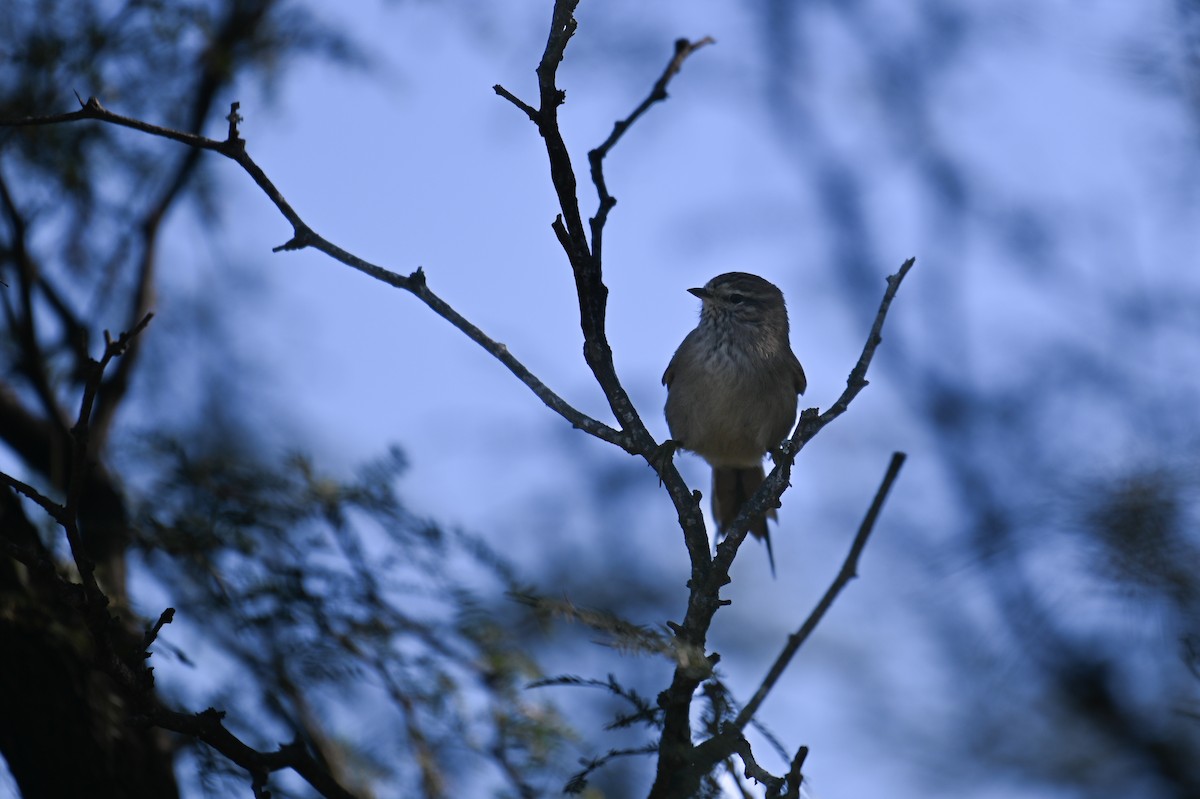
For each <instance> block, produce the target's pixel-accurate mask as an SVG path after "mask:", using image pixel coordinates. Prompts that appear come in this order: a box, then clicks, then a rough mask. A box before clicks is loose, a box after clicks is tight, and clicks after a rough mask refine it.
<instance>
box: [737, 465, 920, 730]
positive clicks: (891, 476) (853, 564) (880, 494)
mask: <svg viewBox="0 0 1200 799" xmlns="http://www.w3.org/2000/svg"><path fill="white" fill-rule="evenodd" d="M904 459H905V455H904V453H903V452H894V453H892V460H891V462H890V463H889V464H888V468H887V472H886V473H885V474H884V476H883V482H882V483H880V484H879V489H878V490H877V491H876V492H875V498H874V499H873V500H872V501H871V507H870V508H868V509H867V515H866V516H865V517H863V520H862V524H860V525H859V527H858V533H857V534H856V535H855V536H854V542H853V543H852V544H851V545H850V551H849V552H848V553H846V560H845V561H844V562H843V563H842V568H841V570H840V571H838V573H837V576H836V577H835V578H834V579H833V582H832V583H831V584H830V586H829V588H828V589H827V590H826V591H825V594H824V595H823V596H822V597H821V599H820V601H818V602H817V605H816V607H814V608H813V609H812V612H811V613H809V614H808V618H807V619H805V620H804V623H803V624H802V625H800V629H798V630H796V632H794V633H792V634H791V635H790V636H788V640H787V644H786V645H785V646H784V647H783V651H782V652H780V653H779V656H778V657H776V658H775V662H774V663H773V664H772V665H771V668H770V670H769V671H768V672H767V676H766V677H765V678H763V681H762V684H761V685H760V686H759V687H758V690H757V691H755V693H754V696H753V697H751V698H750V701H749V702H747V703H746V705H745V707H743V708H742V710H741V712H739V713H738V715H737V718H736V719H734V722H733V728H734V729H735V730H737V731H739V732H740V731H741V730H743V729H745V727H746V725H747V724H749V723H750V720H751V719H753V718H754V714H755V713H757V712H758V709H759V707H761V706H762V703H763V700H765V699H766V698H767V694H768V693H770V692H771V689H772V688H774V687H775V683H776V682H778V680H779V677H780V675H782V674H783V671H784V669H786V668H787V667H788V664H789V663H791V661H792V658H793V657H794V656H795V654H796V652H797V650H799V649H800V647H801V645H802V644H803V643H804V642H805V641H806V640H808V637H809V636H810V635H812V632H813V630H815V629H816V628H817V625H818V624H820V623H821V619H823V618H824V617H825V614H826V612H828V610H829V608H830V607H831V606H832V605H833V602H834V600H835V599H837V597H838V594H840V593H841V591H842V589H843V588H845V587H846V584H847V583H849V582H850V581H851V580H853V579H854V578H855V577H857V576H858V559H859V556H860V555H862V551H863V547H865V546H866V545H867V539H868V538H870V537H871V531H872V530H874V529H875V520H876V519H878V518H879V511H880V510H881V509H882V508H883V503H884V500H886V499H887V495H888V492H890V491H891V489H892V484H893V483H894V482H896V477H897V476H898V475H899V474H900V467H902V466H903V465H904Z"/></svg>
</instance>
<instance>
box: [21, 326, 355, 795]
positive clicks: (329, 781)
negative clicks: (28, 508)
mask: <svg viewBox="0 0 1200 799" xmlns="http://www.w3.org/2000/svg"><path fill="white" fill-rule="evenodd" d="M150 319H151V315H150V314H147V315H146V316H145V317H143V318H142V320H141V321H140V322H139V323H138V324H137V325H136V326H135V327H134V328H132V329H131V330H129V331H127V332H125V333H122V334H121V335H120V336H118V337H117V338H116V339H112V338H110V337H109V336H108V334H107V333H105V348H104V353H103V354H102V355H101V357H100V359H99V360H96V361H92V362H91V364H90V366H91V371H90V374H89V375H88V378H87V381H86V384H85V387H84V394H83V399H82V401H81V403H80V409H79V417H78V420H77V421H76V423H75V425H74V427H72V428H71V436H72V440H73V447H72V450H71V453H72V459H71V465H70V474H69V477H68V483H67V500H66V503H65V504H64V505H62V506H59V505H56V504H55V503H53V502H51V501H50V500H48V499H46V498H45V497H44V496H43V495H42V494H41V493H40V492H38V491H37V490H36V489H34V488H32V487H31V486H28V485H26V484H25V483H22V482H21V481H19V480H16V479H15V478H12V477H10V476H8V475H5V474H0V483H3V484H4V485H7V486H8V487H9V488H11V489H12V490H14V491H17V492H19V493H21V494H23V495H24V496H26V497H29V498H30V499H31V500H32V501H34V502H35V503H37V504H38V505H39V506H40V507H42V508H43V510H45V511H46V512H47V513H48V514H49V515H50V516H51V517H52V518H54V519H55V521H57V522H58V523H59V525H60V526H61V527H62V528H63V530H64V532H65V533H66V536H67V542H68V544H69V546H70V550H71V556H72V558H73V560H74V562H75V566H76V570H77V571H78V573H79V577H80V584H79V585H76V584H74V583H71V582H69V581H67V580H64V579H62V578H61V577H59V576H58V575H57V573H56V570H54V568H53V566H52V565H51V564H50V563H49V561H48V560H47V559H45V558H44V557H41V556H40V555H39V554H38V553H35V552H33V551H32V550H28V548H26V547H22V546H20V545H19V544H17V543H15V542H12V541H9V540H8V539H7V538H4V539H0V542H2V543H3V544H4V546H3V550H4V551H5V553H6V554H8V555H9V556H10V557H13V558H15V559H17V560H20V561H21V562H23V563H25V564H26V565H28V566H30V567H31V568H32V569H34V570H35V571H36V572H37V573H39V574H40V575H42V576H43V577H45V578H47V579H46V582H48V583H50V584H53V585H54V586H55V587H56V589H57V591H58V593H59V598H60V599H61V600H62V601H63V602H64V603H65V604H66V605H68V606H71V607H75V608H77V609H78V610H79V611H80V612H81V614H82V616H83V620H84V623H85V624H86V626H87V629H88V632H89V633H90V635H91V639H92V642H93V644H94V645H95V650H96V654H95V663H96V666H97V668H99V669H100V670H101V671H103V672H104V673H105V674H107V675H108V676H109V677H110V678H111V679H112V680H113V681H114V683H115V684H116V685H117V687H118V689H119V690H120V691H121V693H122V694H123V695H124V696H125V697H126V699H127V700H128V701H129V703H130V710H131V713H132V714H133V715H134V717H135V719H136V720H140V721H142V722H143V723H149V724H152V725H155V726H158V727H161V728H163V729H167V730H171V731H173V732H178V733H181V734H184V735H189V736H192V737H195V738H198V739H200V740H202V741H204V742H205V743H207V744H209V745H210V746H212V747H213V748H214V749H216V750H217V751H218V752H220V753H221V754H222V755H224V756H225V757H227V758H228V759H229V760H230V761H232V762H234V763H236V764H237V765H239V766H241V767H242V768H245V769H246V770H247V772H248V773H249V774H250V775H251V779H252V783H253V787H254V790H255V793H256V795H260V796H266V795H267V793H266V788H265V786H266V783H267V778H268V777H269V775H270V774H271V773H272V772H274V771H279V770H281V769H292V770H294V771H295V772H296V773H297V774H299V775H300V776H301V777H302V778H303V779H304V780H306V781H307V782H308V783H309V784H310V785H311V786H312V787H313V788H314V789H315V790H317V791H318V792H319V793H320V794H321V795H322V796H326V797H333V798H335V799H353V794H351V793H350V792H349V791H347V790H346V789H345V788H343V787H342V786H341V785H340V784H339V783H338V782H337V780H335V779H334V778H333V777H332V775H330V773H329V772H328V771H327V770H326V769H325V768H324V767H322V766H321V764H320V763H318V762H317V761H316V760H315V759H314V758H313V756H312V754H311V753H310V752H309V751H308V750H307V749H306V748H305V747H304V746H303V744H301V743H299V742H293V743H291V744H285V745H283V746H280V747H279V749H278V750H276V751H274V752H261V751H258V750H256V749H254V748H253V747H251V746H249V745H248V744H246V743H245V742H244V741H242V740H241V739H240V738H238V737H237V736H236V735H234V734H233V733H232V732H230V731H229V730H228V729H227V728H226V727H225V726H224V724H223V721H222V720H223V718H224V713H222V712H220V711H217V710H214V709H212V708H209V709H208V710H205V711H204V712H202V713H197V714H189V713H181V712H179V711H175V710H171V709H169V708H167V707H165V706H164V705H162V704H161V702H160V701H159V700H158V698H157V696H156V695H155V694H154V691H153V688H154V675H153V671H152V670H151V669H149V668H148V667H147V666H146V664H145V658H146V657H148V647H149V646H150V644H152V643H153V642H154V640H155V639H156V638H157V636H158V634H159V632H160V631H161V630H162V627H163V626H164V625H166V624H168V623H170V622H171V620H172V619H173V618H174V610H173V609H171V608H168V609H167V610H165V611H163V613H162V614H161V615H160V616H159V619H158V621H157V622H156V623H155V624H154V626H153V627H152V628H150V629H149V630H147V631H146V633H145V635H144V636H142V638H141V640H140V641H138V644H139V646H138V647H137V651H130V650H131V647H130V646H129V642H128V641H123V640H121V639H120V637H119V636H120V630H121V629H122V628H121V626H120V625H119V623H118V622H117V620H116V619H115V618H113V616H112V615H111V614H110V613H109V611H108V605H109V600H108V597H107V596H106V595H105V594H104V592H103V591H102V590H101V588H100V586H99V585H98V583H97V582H96V578H95V574H94V567H93V565H92V562H91V559H90V558H89V556H88V554H87V552H86V550H85V549H84V546H83V540H82V536H81V534H80V530H79V523H78V517H79V500H80V495H81V493H82V487H83V485H84V483H85V481H86V479H87V472H88V471H89V469H90V468H91V465H92V462H91V459H90V458H89V457H88V436H89V433H90V423H91V418H92V413H93V412H94V407H95V401H96V395H97V392H98V391H99V388H100V385H101V383H102V380H103V377H104V370H105V368H106V367H107V366H108V365H109V363H110V362H112V361H113V360H114V359H115V358H118V357H120V356H121V355H122V354H123V353H125V352H126V350H127V349H128V348H129V346H130V345H131V343H132V342H133V340H134V338H135V337H136V336H137V335H138V334H139V333H141V332H142V330H144V329H145V327H146V325H147V324H149V322H150ZM47 571H49V572H51V573H52V574H46V572H47ZM80 589H82V590H80Z"/></svg>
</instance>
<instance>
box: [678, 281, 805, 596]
mask: <svg viewBox="0 0 1200 799" xmlns="http://www.w3.org/2000/svg"><path fill="white" fill-rule="evenodd" d="M688 291H689V292H690V293H691V294H693V295H695V296H696V297H699V298H700V301H701V307H700V322H699V324H697V325H696V327H695V329H694V330H692V331H691V332H690V333H688V334H687V336H686V337H685V338H684V339H683V342H682V343H681V344H680V345H679V348H678V349H677V350H675V355H674V356H673V357H672V358H671V362H670V363H669V364H668V365H667V369H666V371H665V372H664V373H663V378H662V382H663V385H665V386H666V387H667V402H666V408H665V415H666V418H667V427H668V428H669V429H670V432H671V441H670V442H668V444H673V445H674V446H677V447H678V448H680V449H684V450H688V451H690V452H693V453H695V454H697V455H699V456H700V457H701V458H703V459H704V460H705V461H707V462H708V464H709V465H710V466H712V471H713V481H712V513H713V519H714V520H715V521H716V524H717V530H718V533H723V532H724V531H725V529H726V528H728V527H729V525H730V524H731V523H732V522H733V520H734V519H735V518H736V517H737V515H738V512H739V511H740V510H741V508H742V505H744V504H745V503H746V502H747V501H748V500H749V499H750V497H751V496H753V495H754V492H755V490H757V489H758V487H759V485H761V484H762V482H763V480H764V479H765V477H766V473H765V472H764V470H763V457H764V456H765V455H766V454H767V453H768V452H769V451H771V450H773V449H775V448H776V447H778V446H779V444H780V443H781V442H782V441H783V439H784V438H785V437H786V436H787V435H788V433H789V432H790V431H791V429H792V425H793V424H794V422H795V421H796V410H797V407H798V403H799V395H801V394H803V393H804V391H805V389H806V388H807V387H808V380H807V378H806V377H805V374H804V367H803V366H801V364H800V361H799V359H798V358H796V355H795V353H793V352H792V346H791V340H790V338H789V333H788V316H787V306H786V305H785V303H784V299H783V292H782V291H780V290H779V287H778V286H776V285H775V284H774V283H771V282H770V281H768V280H765V279H764V278H761V277H759V276H758V275H753V274H750V273H748V272H726V273H725V274H721V275H717V276H716V277H714V278H713V279H712V280H710V281H708V282H707V283H705V284H704V286H703V287H702V288H690V289H688ZM767 516H770V517H771V518H776V514H775V511H774V509H771V510H770V511H769V512H768V513H767V514H766V515H765V516H762V517H760V518H758V519H755V520H754V521H753V522H752V523H751V525H750V529H749V532H750V533H751V534H753V535H754V536H755V537H756V538H758V539H760V540H762V541H763V542H764V543H765V544H766V548H767V558H768V560H769V561H770V564H771V573H772V574H774V573H775V554H774V552H773V551H772V548H771V537H770V532H769V531H768V529H767V518H766V517H767Z"/></svg>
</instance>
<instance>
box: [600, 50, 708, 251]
mask: <svg viewBox="0 0 1200 799" xmlns="http://www.w3.org/2000/svg"><path fill="white" fill-rule="evenodd" d="M709 44H716V40H715V39H713V38H712V37H711V36H705V37H704V38H703V39H700V40H698V41H695V42H690V41H688V40H687V39H676V40H675V54H674V55H673V56H671V60H670V61H669V62H667V68H666V69H664V70H663V73H662V75H660V76H659V78H658V80H657V81H655V82H654V87H653V88H652V89H650V94H648V95H647V96H646V99H645V100H642V102H641V103H639V104H638V107H637V108H635V109H633V113H631V114H630V115H629V116H627V117H625V118H624V119H621V120H618V121H617V122H616V123H615V124H614V125H613V129H612V133H610V134H608V138H607V139H605V140H604V142H603V143H602V144H601V145H600V146H599V147H596V148H595V149H593V150H592V151H591V152H589V153H588V164H589V165H590V166H591V170H592V183H594V184H595V186H596V194H597V195H599V198H600V205H599V207H598V208H597V209H596V215H595V216H594V217H592V218H591V220H589V221H590V225H591V229H592V255H593V257H595V258H596V260H599V259H600V251H601V248H602V244H603V241H604V225H605V223H606V222H607V221H608V213H609V211H611V210H612V208H613V206H614V205H616V204H617V198H616V197H613V196H612V194H610V193H609V191H608V184H607V183H606V182H605V180H604V159H605V157H606V156H607V155H608V153H609V151H610V150H612V148H613V147H614V146H615V145H616V143H617V142H618V141H619V140H620V139H621V137H622V136H624V135H625V131H627V130H629V127H630V126H631V125H632V124H633V123H634V122H637V120H638V118H639V117H641V116H642V114H644V113H646V111H648V110H649V109H650V106H652V105H654V104H655V103H659V102H662V101H663V100H666V99H667V84H668V83H670V82H671V78H673V77H674V76H675V75H676V74H678V73H679V70H680V69H682V68H683V62H684V61H686V60H687V58H688V56H690V55H691V54H692V53H694V52H696V51H697V50H699V49H700V48H701V47H704V46H705V45H709Z"/></svg>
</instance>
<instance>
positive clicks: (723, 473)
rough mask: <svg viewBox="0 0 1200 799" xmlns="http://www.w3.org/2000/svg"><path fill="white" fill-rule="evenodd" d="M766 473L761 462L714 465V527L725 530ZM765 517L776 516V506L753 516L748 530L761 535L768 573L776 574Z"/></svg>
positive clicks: (756, 536)
mask: <svg viewBox="0 0 1200 799" xmlns="http://www.w3.org/2000/svg"><path fill="white" fill-rule="evenodd" d="M765 478H766V473H765V472H764V471H763V467H762V466H751V467H749V468H745V469H740V468H735V467H727V466H723V467H719V468H714V469H713V490H712V510H713V518H714V519H716V521H717V530H719V531H721V532H724V531H725V528H727V527H729V525H731V524H733V520H734V519H736V518H737V515H738V513H739V512H740V511H741V509H742V505H745V504H746V503H747V502H748V501H749V500H750V497H752V496H754V492H755V491H757V490H758V487H759V486H760V485H762V482H763V480H764V479H765ZM767 517H770V518H772V519H774V518H775V509H774V508H772V509H771V510H768V511H767V513H766V514H765V515H764V516H762V517H760V518H758V519H755V520H754V523H753V524H751V525H750V534H751V535H753V536H754V537H755V538H760V539H762V541H763V543H765V544H766V545H767V559H768V560H769V561H770V562H771V575H772V576H774V575H775V553H774V552H773V551H772V550H771V533H770V531H769V530H767Z"/></svg>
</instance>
